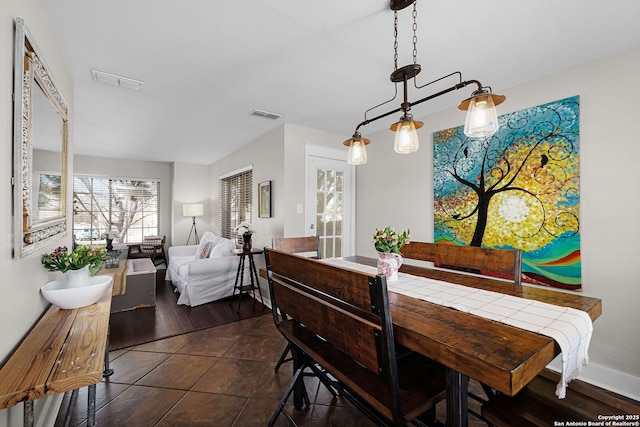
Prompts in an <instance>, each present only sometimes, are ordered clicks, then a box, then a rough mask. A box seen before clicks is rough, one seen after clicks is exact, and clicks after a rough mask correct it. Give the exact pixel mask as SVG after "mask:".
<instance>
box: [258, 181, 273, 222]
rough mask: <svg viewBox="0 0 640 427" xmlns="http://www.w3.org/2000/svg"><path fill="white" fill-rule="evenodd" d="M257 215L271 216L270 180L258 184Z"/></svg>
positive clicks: (262, 216)
mask: <svg viewBox="0 0 640 427" xmlns="http://www.w3.org/2000/svg"><path fill="white" fill-rule="evenodd" d="M258 217H260V218H271V181H265V182H261V183H260V184H258Z"/></svg>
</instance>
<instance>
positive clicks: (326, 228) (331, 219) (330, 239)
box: [305, 155, 355, 258]
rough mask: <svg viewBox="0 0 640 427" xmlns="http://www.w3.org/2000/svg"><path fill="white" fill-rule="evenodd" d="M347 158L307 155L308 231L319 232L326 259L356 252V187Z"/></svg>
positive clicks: (311, 233) (308, 232)
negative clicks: (354, 223)
mask: <svg viewBox="0 0 640 427" xmlns="http://www.w3.org/2000/svg"><path fill="white" fill-rule="evenodd" d="M352 174H353V167H352V166H350V165H349V164H348V163H347V162H346V160H339V159H335V158H328V157H324V156H317V155H308V156H307V196H306V203H305V206H306V212H305V234H306V235H317V236H318V237H319V239H320V251H321V255H322V257H323V258H330V257H341V256H347V255H352V254H353V219H354V217H355V215H354V214H355V197H354V193H355V186H354V185H353V184H354V180H353V177H352Z"/></svg>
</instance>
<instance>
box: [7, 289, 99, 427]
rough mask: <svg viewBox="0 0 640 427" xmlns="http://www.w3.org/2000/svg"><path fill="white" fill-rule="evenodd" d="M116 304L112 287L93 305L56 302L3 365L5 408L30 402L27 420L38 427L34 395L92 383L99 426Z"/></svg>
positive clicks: (91, 416) (91, 414) (90, 416)
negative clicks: (70, 306) (67, 306)
mask: <svg viewBox="0 0 640 427" xmlns="http://www.w3.org/2000/svg"><path fill="white" fill-rule="evenodd" d="M110 309H111V288H110V289H109V290H108V291H107V292H105V294H104V296H103V297H102V298H101V299H100V300H99V301H98V302H97V303H96V304H92V305H90V306H88V307H83V308H79V309H75V310H62V309H59V308H58V307H55V306H51V307H50V308H49V309H48V310H47V311H46V312H45V313H44V315H43V316H42V317H41V318H40V320H39V321H38V322H37V323H36V325H35V326H34V327H33V328H32V329H31V331H30V332H29V333H28V334H27V336H26V337H25V338H24V340H23V341H22V342H21V343H20V345H19V346H18V348H17V349H16V350H15V351H14V352H13V354H12V355H11V356H10V357H9V359H8V360H7V361H6V363H5V364H4V366H2V368H1V369H0V409H5V408H10V407H12V406H14V405H16V404H18V403H20V402H24V425H25V426H32V425H33V423H34V415H33V400H35V399H38V398H40V397H43V396H45V395H52V394H57V393H65V392H67V391H71V390H77V389H78V388H80V387H85V386H88V387H89V389H88V396H89V399H88V400H89V401H88V412H87V425H89V426H93V425H94V424H95V398H96V383H99V382H100V381H102V377H103V373H104V368H105V358H106V357H107V353H106V345H105V343H106V342H107V337H108V328H109V312H110ZM76 393H77V392H76Z"/></svg>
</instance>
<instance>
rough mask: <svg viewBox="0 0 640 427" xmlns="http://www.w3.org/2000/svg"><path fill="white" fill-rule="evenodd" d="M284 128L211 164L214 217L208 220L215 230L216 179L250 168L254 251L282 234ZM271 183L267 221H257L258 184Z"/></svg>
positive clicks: (216, 222) (217, 182) (281, 127)
mask: <svg viewBox="0 0 640 427" xmlns="http://www.w3.org/2000/svg"><path fill="white" fill-rule="evenodd" d="M284 129H285V127H284V126H278V127H277V128H275V129H274V130H272V131H271V132H268V133H267V134H265V135H263V136H262V137H261V138H259V139H258V140H257V141H256V142H254V143H252V144H249V145H247V146H245V147H243V148H241V149H240V150H238V151H236V152H234V153H232V154H230V155H229V156H227V157H225V158H224V159H222V160H220V161H218V162H216V163H214V164H213V165H211V182H210V183H209V185H210V195H211V200H212V207H213V209H214V210H213V212H216V215H215V216H213V217H212V218H211V224H210V225H211V227H212V228H213V229H214V230H215V231H216V234H217V232H218V230H219V226H220V222H219V219H218V214H217V213H218V211H219V209H220V204H219V200H220V199H219V193H220V187H219V180H220V177H221V176H223V175H225V174H228V173H229V172H233V171H235V170H238V169H241V168H244V167H247V166H252V167H253V212H252V215H253V220H252V223H253V225H254V226H255V228H256V233H255V234H254V235H253V238H252V243H253V246H254V247H256V248H262V247H264V246H271V238H272V237H273V236H278V235H282V227H283V212H284V211H283V203H282V201H283V200H284V199H285V198H286V197H287V196H286V194H285V184H284V175H283V168H284V154H283V153H284V146H283V140H284ZM264 181H271V218H258V183H260V182H264Z"/></svg>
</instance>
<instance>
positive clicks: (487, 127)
mask: <svg viewBox="0 0 640 427" xmlns="http://www.w3.org/2000/svg"><path fill="white" fill-rule="evenodd" d="M498 126H499V125H498V114H497V112H496V107H495V105H494V104H493V98H492V97H491V95H488V96H477V97H474V98H471V101H470V102H469V109H468V110H467V118H466V120H465V123H464V134H465V135H467V136H469V137H472V138H473V137H478V138H482V137H485V136H489V135H493V134H494V133H495V132H496V131H497V130H498Z"/></svg>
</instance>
